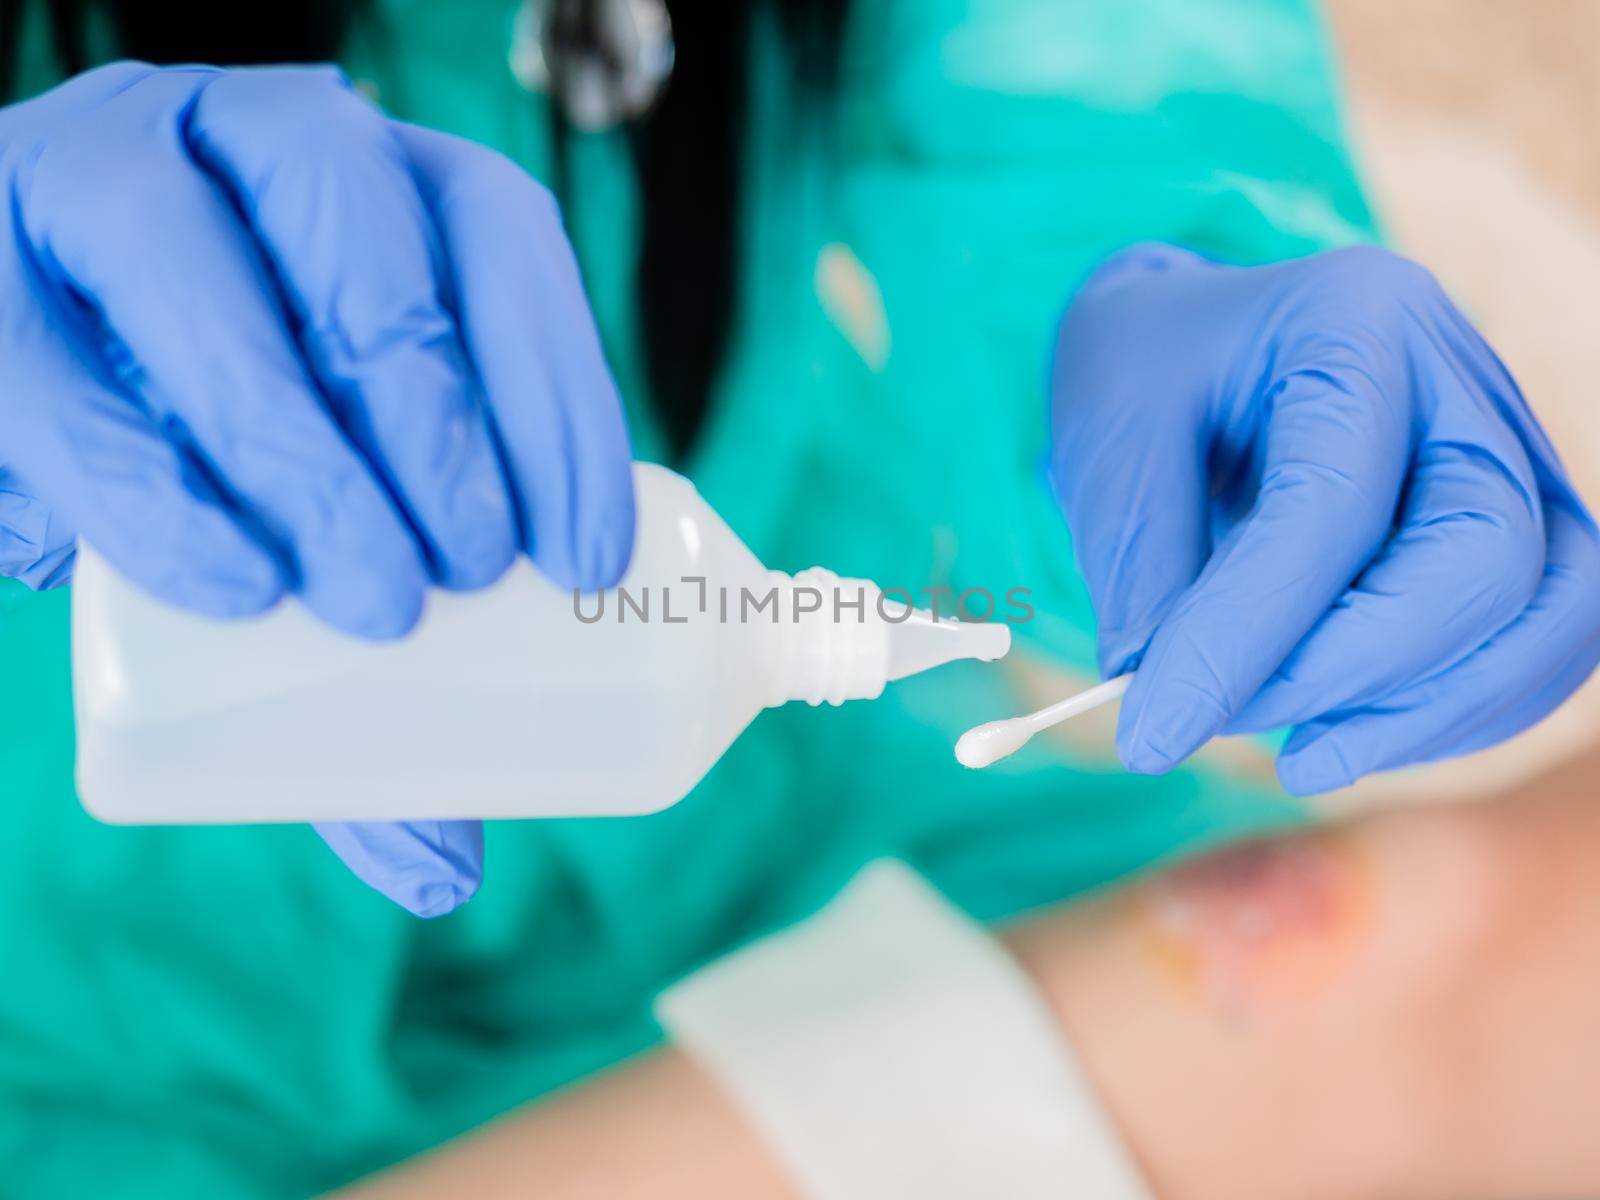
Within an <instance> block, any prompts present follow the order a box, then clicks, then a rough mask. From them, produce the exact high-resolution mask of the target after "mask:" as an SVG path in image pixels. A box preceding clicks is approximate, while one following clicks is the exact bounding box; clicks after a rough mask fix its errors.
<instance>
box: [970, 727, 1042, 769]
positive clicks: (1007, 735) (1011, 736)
mask: <svg viewBox="0 0 1600 1200" xmlns="http://www.w3.org/2000/svg"><path fill="white" fill-rule="evenodd" d="M1032 736H1033V727H1032V726H1031V725H1029V724H1028V722H1027V721H1025V720H1023V719H1022V718H1021V717H1013V718H1011V719H1010V720H1006V721H990V722H989V723H988V724H987V725H979V726H978V727H977V728H975V729H969V730H967V731H966V732H965V733H963V734H962V735H961V737H960V738H959V739H958V740H957V741H956V761H957V762H958V763H960V764H961V765H962V766H963V767H971V768H973V769H977V768H978V767H987V766H989V765H990V764H991V763H997V762H999V761H1000V760H1001V759H1002V758H1007V757H1009V756H1010V755H1013V754H1015V753H1016V752H1017V751H1018V750H1021V749H1022V748H1023V747H1024V746H1026V745H1027V744H1028V739H1029V738H1031V737H1032Z"/></svg>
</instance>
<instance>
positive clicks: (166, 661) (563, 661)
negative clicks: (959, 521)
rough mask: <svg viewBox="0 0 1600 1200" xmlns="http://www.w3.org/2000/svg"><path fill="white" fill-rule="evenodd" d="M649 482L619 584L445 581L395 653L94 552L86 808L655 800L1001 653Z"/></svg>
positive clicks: (565, 807)
mask: <svg viewBox="0 0 1600 1200" xmlns="http://www.w3.org/2000/svg"><path fill="white" fill-rule="evenodd" d="M635 481H636V484H637V497H638V526H637V535H636V541H635V546H634V552H633V559H632V562H631V563H630V565H629V568H628V572H627V575H626V576H625V578H624V579H623V580H622V582H621V583H620V584H619V586H618V588H617V589H614V590H612V591H610V592H606V593H603V594H597V595H593V594H592V595H587V596H582V597H578V596H575V595H574V594H573V592H571V591H570V590H568V589H563V588H560V587H558V586H556V585H555V584H553V583H551V582H549V581H548V580H546V579H545V578H544V577H543V576H541V575H539V574H538V573H537V572H536V571H535V570H534V569H533V567H532V566H531V565H529V564H528V563H527V562H526V561H522V562H519V564H518V565H517V566H516V567H515V568H514V569H513V570H512V571H511V572H509V573H508V574H507V575H506V577H505V578H504V579H503V580H502V581H501V582H499V583H498V584H496V585H495V586H493V587H491V588H489V589H487V590H485V591H482V592H476V593H469V594H465V595H452V594H448V593H435V594H433V595H431V596H430V598H429V604H428V611H427V613H426V614H425V616H424V618H423V620H422V622H421V623H420V624H419V626H418V627H417V629H416V630H415V631H414V632H413V633H411V634H410V635H409V636H407V637H406V638H403V639H401V640H400V641H398V642H393V643H386V644H375V643H370V642H362V641H359V640H357V639H354V638H349V637H345V636H342V635H340V634H337V633H335V632H333V631H331V630H329V629H328V628H326V627H324V626H323V625H321V624H320V623H318V622H317V621H316V620H315V619H313V618H312V617H311V616H310V615H309V614H308V613H306V612H305V611H304V610H303V609H302V608H301V607H300V606H299V605H298V604H294V603H286V604H282V605H279V606H278V607H277V608H276V609H274V610H273V611H272V612H270V613H268V614H266V615H265V616H262V617H257V618H253V619H247V620H242V621H219V620H214V619H211V618H206V617H200V616H195V615H193V614H190V613H187V612H183V611H180V610H178V609H175V608H172V607H170V606H168V605H166V604H163V603H161V602H159V601H157V600H154V599H152V598H150V597H149V596H147V595H146V594H144V593H143V592H141V591H139V590H138V589H137V588H135V587H134V586H133V585H132V584H130V583H127V582H126V581H124V580H123V579H122V578H121V577H120V576H118V575H116V574H115V573H114V572H113V571H112V570H111V568H110V567H109V566H108V565H107V564H106V563H105V562H104V560H102V559H100V558H98V557H97V556H96V555H95V554H94V553H93V552H92V551H89V550H88V549H87V548H85V549H84V551H83V552H82V554H81V558H80V560H79V564H78V566H77V571H76V579H75V583H74V588H73V598H72V632H73V681H74V690H75V707H76V711H77V730H78V747H77V749H78V763H77V781H78V793H79V795H80V796H81V797H82V800H83V803H84V805H85V806H86V807H87V808H88V809H89V811H90V812H92V813H93V814H94V815H95V816H97V817H99V818H101V819H102V820H106V821H116V822H138V823H160V822H242V821H306V820H395V819H414V820H421V819H444V818H456V817H554V816H598V815H606V814H619V815H620V814H631V813H647V812H654V811H656V810H658V809H661V808H664V807H666V806H667V805H669V804H672V803H674V802H675V801H677V800H679V799H681V798H682V797H683V796H684V795H685V794H687V793H688V791H689V790H690V789H691V788H692V787H693V786H694V785H695V784H696V783H697V782H698V781H699V780H700V778H701V776H703V775H704V774H705V772H706V771H707V770H709V769H710V767H711V765H712V764H713V763H715V762H716V760H717V759H718V758H719V757H720V756H721V755H722V753H723V751H724V750H726V749H727V747H728V745H729V744H730V743H731V742H732V741H733V739H734V738H736V737H737V736H738V735H739V734H740V732H741V731H743V729H744V728H745V726H746V725H748V724H749V723H750V722H751V721H752V720H753V719H754V718H755V716H756V714H757V713H759V712H760V711H761V709H762V708H763V707H765V706H769V705H777V704H783V703H785V702H787V701H790V700H805V701H807V702H808V703H811V704H819V703H822V702H824V701H826V702H828V703H831V704H840V703H842V702H844V701H846V700H854V699H870V698H872V697H875V696H877V695H879V694H880V693H881V692H882V690H883V687H884V685H885V683H886V682H888V681H890V680H894V679H900V678H903V677H905V676H907V675H911V674H914V673H916V672H918V671H922V670H926V669H927V668H929V667H932V666H937V665H939V664H940V663H944V662H948V661H950V660H952V659H956V658H969V657H970V658H982V659H994V658H999V657H1000V656H1001V655H1003V654H1004V653H1005V652H1006V651H1007V649H1008V648H1009V646H1010V632H1009V630H1008V628H1007V627H1006V626H1005V625H1002V624H963V623H959V622H955V621H951V620H940V621H934V620H933V619H932V617H931V616H930V615H929V614H927V613H925V612H922V611H920V610H915V609H911V608H909V607H908V606H907V605H906V604H904V603H897V602H895V601H893V600H891V599H890V598H889V597H887V596H884V595H882V594H880V593H879V591H878V589H877V588H875V587H874V586H873V585H872V584H870V583H867V582H866V581H864V580H855V579H839V578H838V577H836V576H834V575H832V574H831V573H830V572H827V571H823V570H820V569H817V568H813V569H812V570H810V571H803V572H801V573H800V574H798V575H796V576H793V577H791V576H788V575H784V574H782V573H780V572H776V571H767V570H765V569H764V568H763V567H762V566H761V564H760V563H759V562H757V561H756V559H755V556H754V555H752V554H751V553H750V551H749V550H748V549H746V548H745V546H744V545H743V543H741V542H740V541H739V539H738V538H737V537H735V536H734V534H733V532H732V531H731V530H730V529H729V528H728V527H727V525H726V524H724V523H723V521H722V520H721V518H719V517H718V516H717V514H716V513H715V512H713V511H712V510H711V509H710V507H709V506H707V505H706V503H705V501H704V500H702V499H701V498H700V495H699V493H698V492H696V491H695V490H694V488H693V486H692V485H691V484H690V483H689V482H688V481H687V480H685V479H683V478H682V477H681V476H678V475H675V474H673V473H672V472H671V471H668V470H665V469H664V468H661V467H654V466H648V465H644V464H640V465H638V466H637V467H636V469H635ZM597 614H598V616H597Z"/></svg>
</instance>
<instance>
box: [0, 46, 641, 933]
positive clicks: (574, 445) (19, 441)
mask: <svg viewBox="0 0 1600 1200" xmlns="http://www.w3.org/2000/svg"><path fill="white" fill-rule="evenodd" d="M0 187H3V190H4V192H5V195H6V196H7V197H8V202H7V203H6V204H5V205H4V206H0V378H3V379H4V380H5V388H4V396H3V399H0V403H3V404H4V406H5V420H4V431H5V432H4V440H3V444H0V573H3V574H5V575H10V576H14V577H17V578H20V579H22V580H23V581H24V582H27V583H29V584H31V585H33V586H35V587H39V586H50V585H53V584H57V583H61V582H64V581H65V580H67V579H68V578H69V577H70V575H71V569H72V556H73V546H74V543H75V539H76V538H77V537H79V536H82V537H83V538H85V539H87V540H88V541H89V542H90V543H91V544H92V545H94V546H95V547H96V548H97V549H98V550H100V551H101V552H102V553H103V554H104V555H105V557H106V558H107V559H108V560H109V561H110V562H111V563H112V564H113V565H114V566H115V567H116V568H117V569H118V570H119V571H120V572H121V573H123V574H124V575H126V576H127V577H128V578H129V579H131V580H133V581H134V582H136V583H138V584H140V585H141V586H143V587H144V588H145V589H146V590H148V591H149V592H151V593H152V594H154V595H156V596H158V597H160V598H162V599H165V600H167V601H170V602H172V603H174V604H177V605H181V606H183V607H186V608H190V609H193V610H196V611H199V612H204V613H210V614H216V615H222V616H230V615H243V614H249V613H256V612H261V611H263V610H265V609H267V608H269V607H271V606H272V605H273V604H274V603H275V602H276V601H277V600H278V599H279V598H280V597H281V596H283V595H285V594H293V595H294V596H296V597H297V598H298V599H299V600H300V601H301V602H302V603H303V604H304V605H305V606H306V607H307V608H308V609H309V610H310V611H311V612H313V613H314V614H316V615H317V616H318V617H320V618H321V619H323V620H324V621H326V622H327V623H328V624H330V625H332V626H334V627H336V628H338V629H340V630H343V631H346V632H348V633H351V634H355V635H359V636H363V637H370V638H390V637H396V636H399V635H401V634H403V633H405V632H406V631H407V630H409V629H410V628H411V627H412V626H413V625H414V624H415V622H416V621H417V619H418V617H419V616H420V614H421V611H422V604H423V595H424V590H425V589H426V588H427V587H428V586H429V585H430V584H432V585H436V586H440V587H445V588H452V589H470V588H478V587H483V586H486V585H488V584H490V583H492V582H494V581H495V580H496V579H497V578H498V577H499V576H500V575H501V574H502V573H503V572H504V571H505V570H506V568H507V567H508V566H509V565H510V563H511V562H512V560H513V558H514V556H515V555H517V554H518V553H527V554H529V555H530V556H531V557H532V559H533V561H534V563H535V565H536V566H538V567H539V569H540V570H542V571H543V572H544V573H545V574H547V575H548V576H550V577H551V578H553V579H555V580H556V581H557V582H559V583H561V584H562V585H564V586H577V587H583V588H597V587H604V586H608V585H610V584H612V583H614V582H615V581H616V579H617V578H618V577H619V576H620V575H621V573H622V571H623V569H624V568H625V567H626V565H627V560H628V555H629V552H630V549H631V545H632V537H633V495H632V484H631V475H630V466H631V464H630V459H631V455H630V452H629V447H628V439H627V432H626V429H625V427H624V423H623V418H622V410H621V405H620V402H619V399H618V396H617V391H616V386H615V384H614V383H613V381H612V379H611V376H610V373H609V371H608V369H607V367H606V365H605V362H604V359H603V357H602V355H601V350H600V345H599V339H598V336H597V334H596V331H595V328H594V323H593V319H592V317H591V315H590V312H589V308H588V304H587V302H586V300H585V297H584V295H583V291H582V287H581V284H580V282H579V277H578V271H577V265H576V263H575V261H574V259H573V255H572V252H571V249H570V247H569V246H568V244H567V240H566V237H565V234H564V232H563V230H562V226H561V221H560V216H559V214H558V212H557V210H556V207H555V204H554V202H553V200H552V198H551V197H550V195H549V193H548V192H547V191H545V190H544V189H543V188H541V187H540V186H539V185H538V184H537V183H535V182H534V181H533V180H532V179H531V178H530V177H528V176H527V175H526V174H524V173H523V172H522V171H521V170H519V169H518V168H517V167H516V166H514V165H513V164H512V163H510V162H509V161H508V160H506V159H504V158H503V157H501V156H500V155H498V154H496V153H494V152H493V151H491V150H488V149H486V148H484V147H481V146H478V145H476V144H473V143H470V142H466V141H463V140H460V139H457V138H453V137H449V136H446V135H443V134H439V133H433V132H429V131H426V130H422V129H418V128H414V127H411V126H406V125H403V124H400V123H397V122H394V121H391V120H389V119H387V118H386V117H384V116H383V115H382V114H381V113H380V112H379V111H378V110H377V109H375V108H374V107H372V106H371V105H370V104H368V103H367V102H366V101H365V100H364V99H363V98H362V97H361V96H359V95H358V94H356V93H355V92H354V91H352V90H351V89H350V87H349V86H348V85H347V84H346V82H345V81H344V80H343V78H342V77H341V76H340V75H338V74H337V73H336V72H334V71H330V70H321V69H269V70H249V71H219V70H213V69H209V68H199V67H192V68H177V69H167V70H161V69H156V68H153V67H150V66H146V65H143V64H138V63H119V64H115V65H113V66H109V67H105V68H102V69H100V70H96V71H91V72H89V73H87V74H85V75H82V76H79V77H77V78H75V79H73V80H71V81H69V82H67V83H66V84H64V85H62V86H61V87H58V88H57V89H55V90H54V91H51V92H48V93H46V94H44V95H42V96H40V97H38V98H37V99H34V100H31V101H28V102H26V103H22V104H18V105H14V106H12V107H10V108H6V109H0ZM320 832H321V833H322V834H323V836H324V837H325V838H326V839H327V840H328V842H329V843H330V845H332V846H333V848H334V849H335V850H336V851H337V852H338V853H339V854H340V856H341V857H343V858H344V859H345V861H346V862H347V863H348V864H349V865H350V866H351V867H352V869H354V870H355V871H356V873H357V874H359V875H361V876H362V877H363V878H364V879H366V880H367V881H368V882H369V883H371V884H373V885H374V886H375V887H377V888H379V889H380V890H382V891H384V892H385V893H387V894H388V895H390V896H391V897H393V898H394V899H395V900H397V901H398V902H400V903H401V904H404V905H405V906H406V907H407V908H409V909H411V910H412V911H414V912H417V913H419V914H420V915H434V914H437V913H441V912H446V911H448V910H449V909H451V908H453V907H454V906H455V905H456V904H458V903H460V902H461V901H462V900H464V899H466V898H467V897H468V896H470V895H471V893H472V891H473V890H474V889H475V888H476V886H477V882H478V878H479V873H480V870H481V856H482V838H481V832H480V831H479V829H478V828H477V826H475V825H465V824H458V823H434V824H418V825H409V826H380V825H366V826H332V827H326V828H323V829H321V830H320Z"/></svg>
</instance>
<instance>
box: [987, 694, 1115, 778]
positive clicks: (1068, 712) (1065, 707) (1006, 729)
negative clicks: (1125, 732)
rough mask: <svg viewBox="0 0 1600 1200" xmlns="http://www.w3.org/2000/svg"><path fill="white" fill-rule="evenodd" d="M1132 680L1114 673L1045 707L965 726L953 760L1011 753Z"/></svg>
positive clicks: (1104, 701) (1110, 698)
mask: <svg viewBox="0 0 1600 1200" xmlns="http://www.w3.org/2000/svg"><path fill="white" fill-rule="evenodd" d="M1132 682H1133V673H1132V672H1131V671H1130V672H1129V673H1128V674H1126V675H1118V676H1117V677H1116V678H1115V679H1108V680H1106V681H1105V682H1104V683H1101V684H1097V685H1096V686H1094V687H1092V688H1090V689H1089V690H1088V691H1086V692H1079V693H1078V694H1077V695H1076V696H1068V697H1067V698H1066V699H1065V700H1058V701H1057V702H1056V703H1054V704H1052V705H1050V706H1049V707H1047V708H1041V709H1040V710H1039V711H1038V712H1035V713H1029V714H1028V715H1027V716H1025V717H1011V718H1010V719H1008V720H1005V721H990V722H989V723H988V724H987V725H979V726H977V727H976V728H974V729H969V730H967V731H966V732H965V733H963V734H962V735H961V738H960V740H959V741H957V742H956V761H957V762H959V763H960V764H961V765H962V766H963V767H973V768H977V767H987V766H989V765H990V764H991V763H997V762H999V761H1000V760H1001V759H1002V758H1006V757H1008V756H1009V755H1012V754H1015V753H1016V752H1017V751H1018V750H1021V749H1022V748H1023V747H1024V746H1026V745H1027V744H1028V739H1029V738H1031V737H1032V736H1033V735H1034V734H1036V733H1038V732H1039V731H1040V730H1041V729H1049V728H1050V727H1051V726H1052V725H1059V724H1061V722H1063V721H1070V720H1071V719H1072V718H1073V717H1076V716H1078V715H1080V714H1082V713H1086V712H1088V711H1089V710H1090V709H1094V708H1099V707H1100V706H1101V705H1102V704H1109V703H1110V702H1111V701H1113V700H1116V699H1118V698H1119V697H1120V696H1121V695H1122V693H1123V692H1125V691H1127V690H1128V685H1129V684H1130V683H1132Z"/></svg>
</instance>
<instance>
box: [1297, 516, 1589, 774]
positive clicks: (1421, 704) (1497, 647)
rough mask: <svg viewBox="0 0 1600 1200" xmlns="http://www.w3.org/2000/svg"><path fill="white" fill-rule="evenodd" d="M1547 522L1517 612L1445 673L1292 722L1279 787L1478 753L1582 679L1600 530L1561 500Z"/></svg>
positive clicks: (1534, 716)
mask: <svg viewBox="0 0 1600 1200" xmlns="http://www.w3.org/2000/svg"><path fill="white" fill-rule="evenodd" d="M1545 527H1546V529H1547V531H1548V534H1549V542H1548V548H1547V551H1546V555H1545V567H1544V577H1543V581H1542V583H1541V586H1540V588H1539V591H1538V593H1537V594H1536V595H1535V596H1534V598H1533V600H1532V602H1531V603H1530V604H1529V605H1528V607H1527V608H1526V609H1525V610H1524V611H1523V613H1522V615H1521V616H1519V617H1518V618H1517V619H1516V620H1515V621H1513V622H1512V623H1511V624H1510V625H1509V626H1507V627H1506V628H1505V630H1503V631H1502V632H1501V633H1500V634H1498V635H1497V636H1495V637H1494V638H1493V639H1491V640H1490V641H1489V642H1488V643H1487V644H1486V645H1485V646H1483V647H1482V648H1481V649H1480V650H1478V651H1477V652H1476V653H1475V654H1472V655H1471V656H1469V657H1468V658H1466V659H1464V660H1463V661H1462V662H1460V663H1458V664H1456V665H1455V666H1454V667H1452V668H1450V670H1448V671H1445V672H1443V673H1441V674H1439V675H1436V676H1434V677H1433V678H1432V679H1429V680H1426V681H1425V682H1423V683H1419V684H1416V685H1415V686H1413V687H1409V688H1406V689H1404V690H1402V691H1400V692H1397V693H1395V694H1394V695H1392V696H1389V697H1386V698H1385V699H1383V700H1380V701H1378V702H1377V703H1375V704H1372V705H1369V706H1368V707H1367V708H1364V709H1361V710H1358V711H1356V712H1353V713H1333V714H1330V715H1329V716H1327V717H1325V718H1319V719H1318V720H1315V721H1312V722H1309V723H1307V724H1306V725H1303V726H1301V727H1300V728H1298V729H1296V730H1295V731H1294V733H1293V735H1292V736H1291V737H1290V738H1289V741H1288V742H1287V743H1286V744H1285V746H1284V749H1283V752H1282V753H1281V754H1280V755H1279V757H1278V778H1279V780H1280V781H1281V782H1282V783H1283V786H1284V787H1286V788H1288V789H1289V791H1291V792H1294V793H1296V794H1297V795H1310V794H1312V793H1314V792H1325V791H1330V790H1332V789H1334V788H1338V787H1344V786H1346V785H1348V784H1350V783H1353V782H1355V781H1356V780H1357V779H1360V778H1361V777H1362V776H1364V775H1368V774H1371V773H1372V772H1374V771H1382V770H1387V769H1390V768H1393V767H1398V766H1403V765H1406V764H1408V763H1417V762H1428V761H1430V760H1433V759H1438V758H1445V757H1449V756H1452V755H1457V754H1467V753H1470V752H1472V751H1474V750H1481V749H1483V748H1484V747H1486V746H1490V745H1494V744H1495V743H1497V742H1500V741H1503V740H1504V739H1505V738H1507V737H1510V736H1511V735H1512V734H1514V733H1517V732H1520V731H1521V730H1523V729H1526V728H1527V727H1529V726H1530V725H1533V724H1534V723H1535V722H1537V721H1539V720H1541V719H1542V718H1543V717H1545V716H1546V715H1547V714H1548V713H1550V712H1551V711H1552V710H1553V709H1554V708H1555V707H1556V706H1557V705H1559V704H1560V703H1561V701H1562V700H1563V699H1565V698H1566V697H1567V696H1568V695H1570V694H1571V692H1572V691H1573V690H1574V689H1575V688H1576V687H1577V686H1578V684H1579V683H1581V682H1582V681H1583V680H1584V679H1586V678H1588V676H1589V675H1590V674H1591V673H1592V672H1593V671H1594V669H1595V666H1596V664H1597V663H1600V604H1597V603H1596V602H1595V596H1596V594H1597V592H1600V535H1597V533H1596V531H1595V527H1594V525H1593V524H1592V523H1591V522H1589V521H1587V520H1586V519H1585V518H1583V517H1582V516H1580V515H1578V514H1576V513H1574V512H1573V511H1572V510H1571V509H1569V508H1567V507H1565V506H1556V505H1547V506H1546V508H1545Z"/></svg>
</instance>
